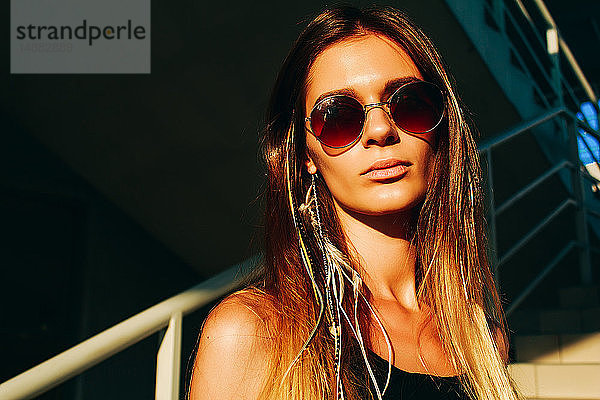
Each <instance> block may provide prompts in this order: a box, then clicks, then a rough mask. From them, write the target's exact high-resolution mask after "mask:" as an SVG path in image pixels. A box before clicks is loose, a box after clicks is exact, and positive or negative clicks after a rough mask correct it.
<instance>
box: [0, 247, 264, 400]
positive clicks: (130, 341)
mask: <svg viewBox="0 0 600 400" xmlns="http://www.w3.org/2000/svg"><path fill="white" fill-rule="evenodd" d="M255 261H256V259H255V258H251V259H248V260H245V261H244V262H242V263H240V264H237V265H234V266H233V267H231V268H229V269H227V270H226V271H224V272H221V273H220V274H218V275H215V276H214V277H212V278H210V279H208V280H206V281H204V282H202V283H200V284H198V285H196V286H194V287H192V288H190V289H188V290H186V291H184V292H182V293H180V294H178V295H175V296H173V297H171V298H170V299H167V300H164V301H163V302H161V303H158V304H156V305H155V306H152V307H150V308H148V309H146V310H145V311H142V312H141V313H139V314H137V315H134V316H133V317H131V318H129V319H126V320H125V321H123V322H120V323H118V324H117V325H115V326H113V327H111V328H109V329H107V330H105V331H103V332H101V333H99V334H97V335H95V336H92V337H91V338H89V339H87V340H85V341H83V342H81V343H80V344H78V345H76V346H74V347H72V348H70V349H68V350H66V351H64V352H62V353H60V354H58V355H57V356H55V357H52V358H50V359H49V360H47V361H44V362H43V363H41V364H39V365H37V366H35V367H33V368H31V369H29V370H27V371H25V372H23V373H21V374H19V375H17V376H15V377H14V378H12V379H9V380H8V381H6V382H4V383H2V384H0V399H2V400H18V399H31V398H33V397H36V396H39V395H40V394H42V393H44V392H46V391H48V390H50V389H52V388H53V387H55V386H57V385H59V384H61V383H62V382H64V381H66V380H68V379H70V378H72V377H74V376H76V375H78V374H80V373H82V372H84V371H86V370H87V369H89V368H91V367H93V366H94V365H96V364H98V363H99V362H101V361H103V360H105V359H107V358H109V357H110V356H112V355H114V354H116V353H118V352H120V351H123V350H125V349H127V348H128V347H130V346H132V345H134V344H136V343H138V342H139V341H141V340H142V339H145V338H146V337H148V336H150V335H152V334H154V333H156V332H158V331H160V330H161V329H164V328H165V327H166V332H165V334H164V336H163V338H162V341H161V344H160V347H159V349H158V353H157V360H156V387H155V398H156V399H159V400H178V399H179V376H180V365H181V329H182V317H183V316H184V315H186V314H189V313H191V312H193V311H195V310H197V309H199V308H201V307H203V306H205V305H206V304H209V303H210V302H212V301H214V300H216V299H218V298H219V297H221V296H223V295H225V294H227V293H229V292H231V291H233V290H235V289H236V288H237V287H239V285H240V284H241V282H243V281H244V279H245V278H246V277H247V276H248V274H249V273H250V271H251V269H252V268H253V266H254V264H255Z"/></svg>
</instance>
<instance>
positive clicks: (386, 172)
mask: <svg viewBox="0 0 600 400" xmlns="http://www.w3.org/2000/svg"><path fill="white" fill-rule="evenodd" d="M410 165H411V163H410V162H409V161H405V160H399V159H394V158H391V159H384V160H378V161H375V162H374V163H373V164H371V166H370V167H369V168H368V169H367V170H366V171H364V172H363V173H362V175H364V176H366V177H367V178H369V179H371V180H375V181H387V180H390V179H393V180H397V179H400V178H402V177H403V176H404V175H405V174H406V172H408V167H409V166H410Z"/></svg>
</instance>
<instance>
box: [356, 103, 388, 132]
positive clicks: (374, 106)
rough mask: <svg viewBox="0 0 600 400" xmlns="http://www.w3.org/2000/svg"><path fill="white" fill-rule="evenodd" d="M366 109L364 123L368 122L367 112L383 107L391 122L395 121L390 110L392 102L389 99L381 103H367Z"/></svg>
mask: <svg viewBox="0 0 600 400" xmlns="http://www.w3.org/2000/svg"><path fill="white" fill-rule="evenodd" d="M363 108H364V111H365V119H364V121H365V122H364V123H365V124H366V123H367V114H368V113H369V111H371V110H372V109H374V108H381V109H382V110H383V111H384V112H385V113H386V114H387V116H388V118H389V120H390V122H392V121H393V118H392V111H391V110H390V102H389V101H381V102H379V103H371V104H365V105H364V106H363ZM363 129H364V128H363Z"/></svg>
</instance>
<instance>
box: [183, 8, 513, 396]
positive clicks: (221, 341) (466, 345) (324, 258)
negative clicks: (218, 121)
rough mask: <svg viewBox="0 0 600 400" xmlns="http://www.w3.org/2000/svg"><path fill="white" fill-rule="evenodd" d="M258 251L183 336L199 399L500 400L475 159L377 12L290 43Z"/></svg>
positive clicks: (495, 322)
mask: <svg viewBox="0 0 600 400" xmlns="http://www.w3.org/2000/svg"><path fill="white" fill-rule="evenodd" d="M263 154H264V159H265V162H266V167H267V189H266V214H265V233H266V235H265V243H264V244H265V248H266V249H265V253H264V259H263V262H262V269H261V271H260V272H259V273H258V274H257V276H256V277H255V280H254V281H253V283H252V284H251V285H249V286H248V287H247V288H246V289H244V290H242V291H238V292H236V293H234V294H232V295H230V296H228V297H227V298H226V299H225V300H223V301H222V302H221V303H220V304H219V305H218V306H217V307H215V308H214V309H213V310H212V311H211V313H210V314H209V316H208V318H207V319H206V321H205V323H204V325H203V329H202V332H201V336H200V339H199V344H198V349H197V355H196V360H195V364H194V370H193V375H192V380H191V384H190V392H189V397H190V398H191V399H194V400H199V399H367V398H375V399H381V398H383V399H400V398H402V399H428V398H432V399H434V398H435V399H468V398H469V399H490V400H491V399H494V400H497V399H516V398H517V394H516V392H515V390H514V389H513V385H512V383H511V380H510V377H509V376H508V374H507V370H506V362H507V345H506V343H507V341H506V337H505V330H504V323H503V321H504V320H503V317H502V311H501V306H500V303H499V300H498V295H497V292H496V288H495V286H494V282H493V279H492V276H491V274H490V269H489V264H488V259H487V256H486V237H485V226H484V220H483V217H482V194H481V187H480V175H481V172H480V167H479V158H478V153H477V148H476V144H475V141H474V139H473V135H472V130H471V128H470V127H469V124H468V123H467V121H466V120H465V115H464V112H463V108H462V106H461V103H460V100H459V98H458V95H457V94H456V91H455V89H454V87H453V86H452V79H451V77H450V75H449V74H448V72H447V70H446V68H445V67H444V64H443V62H442V60H441V58H440V55H439V54H438V52H437V50H436V49H435V47H434V46H433V44H432V43H431V41H430V40H429V39H428V38H427V36H426V35H425V34H424V33H423V32H422V31H421V30H420V29H419V28H418V27H416V26H415V25H414V24H413V23H411V22H410V21H409V20H408V19H407V18H406V17H405V16H404V15H403V14H402V13H400V12H398V11H397V10H395V9H393V8H389V7H369V8H365V9H357V8H353V7H336V8H331V9H327V10H325V11H323V12H322V13H321V14H320V15H318V16H317V17H316V18H315V19H314V20H313V21H312V22H310V23H309V24H308V26H307V27H306V28H305V29H304V31H303V32H302V33H301V34H300V36H299V38H298V39H297V40H296V42H295V43H294V44H293V46H292V49H291V50H290V52H289V54H288V56H287V58H286V59H285V62H284V64H283V66H282V68H281V71H280V73H279V76H278V78H277V81H276V83H275V87H274V90H273V92H272V97H271V101H270V105H269V109H268V112H267V124H266V128H265V131H264V139H263Z"/></svg>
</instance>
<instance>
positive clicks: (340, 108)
mask: <svg viewBox="0 0 600 400" xmlns="http://www.w3.org/2000/svg"><path fill="white" fill-rule="evenodd" d="M363 122H364V112H363V107H362V105H361V104H360V103H359V102H358V101H357V100H355V99H353V98H351V97H343V96H335V97H331V98H329V99H325V100H323V101H322V102H321V103H319V105H318V106H317V107H316V108H315V109H314V110H313V111H312V113H311V115H310V124H311V128H312V130H313V133H314V134H315V136H317V138H318V139H319V141H320V142H321V143H323V144H324V145H326V146H329V147H344V146H347V145H349V144H351V143H352V142H354V141H355V140H356V138H357V137H358V135H360V132H361V130H362V126H363Z"/></svg>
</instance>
